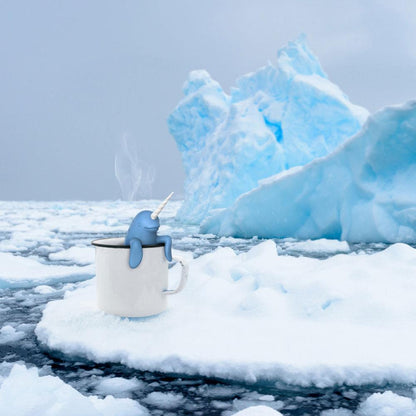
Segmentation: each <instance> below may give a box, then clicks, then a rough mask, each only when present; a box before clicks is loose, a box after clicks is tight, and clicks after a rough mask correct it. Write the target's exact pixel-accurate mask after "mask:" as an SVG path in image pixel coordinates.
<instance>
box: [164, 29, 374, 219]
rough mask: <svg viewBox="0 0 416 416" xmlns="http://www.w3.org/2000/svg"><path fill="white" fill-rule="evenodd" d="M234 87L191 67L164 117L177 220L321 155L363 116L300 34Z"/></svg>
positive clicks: (200, 215) (198, 215)
mask: <svg viewBox="0 0 416 416" xmlns="http://www.w3.org/2000/svg"><path fill="white" fill-rule="evenodd" d="M236 84H237V85H236V87H234V88H232V90H231V95H228V94H226V93H225V92H224V90H223V89H222V87H221V86H220V85H219V83H218V82H216V81H215V80H213V79H212V78H211V77H210V75H209V74H208V73H207V72H206V71H204V70H199V71H193V72H191V73H190V75H189V78H188V80H187V82H186V83H185V85H184V88H183V92H184V95H185V96H184V98H183V99H182V100H181V101H180V102H179V103H178V105H177V106H176V108H175V109H174V110H173V111H172V113H171V115H170V116H169V118H168V125H169V130H170V133H171V134H172V136H173V137H174V139H175V141H176V143H177V146H178V148H179V150H180V152H181V153H182V161H183V165H184V168H185V173H186V181H185V202H184V204H183V206H182V207H181V209H180V211H179V212H178V215H179V217H180V218H181V219H182V220H183V221H186V222H193V223H199V222H200V220H201V219H203V218H204V217H205V216H206V215H207V214H208V213H209V212H210V211H211V210H213V209H217V208H225V207H228V206H230V205H231V204H232V203H233V202H234V201H235V199H236V198H238V196H239V195H241V194H243V193H245V192H248V191H250V190H251V189H253V188H256V187H257V185H258V181H259V180H261V179H264V178H267V177H269V176H271V175H275V174H277V173H279V172H282V171H285V170H287V169H289V168H291V167H293V166H301V165H304V164H306V163H308V162H310V161H311V160H313V159H315V158H318V157H322V156H325V155H327V154H328V153H329V152H331V151H332V150H334V149H335V147H336V146H337V145H339V144H340V143H342V142H344V141H345V140H346V139H348V138H349V137H351V136H352V135H354V134H355V133H357V132H358V131H359V130H360V128H361V126H362V124H363V123H364V121H365V120H366V118H367V116H368V112H367V111H366V110H365V109H364V108H362V107H358V106H355V105H353V104H351V102H350V101H349V100H348V98H347V96H346V95H345V94H344V93H343V92H342V91H341V90H340V88H338V87H337V86H336V85H334V84H333V83H332V82H331V81H329V79H328V77H327V75H326V74H325V72H324V71H323V69H322V68H321V65H320V63H319V60H318V58H317V57H316V56H314V54H313V53H312V52H311V51H310V49H309V48H308V46H307V44H306V39H305V37H304V36H300V37H299V38H298V39H297V40H295V41H293V42H289V43H288V45H286V46H285V47H283V48H282V49H281V50H279V52H278V57H277V64H276V65H274V64H272V63H269V64H268V65H266V66H265V67H263V68H260V69H258V70H257V71H255V72H253V73H250V74H247V75H245V76H242V77H241V78H239V79H238V80H237V82H236Z"/></svg>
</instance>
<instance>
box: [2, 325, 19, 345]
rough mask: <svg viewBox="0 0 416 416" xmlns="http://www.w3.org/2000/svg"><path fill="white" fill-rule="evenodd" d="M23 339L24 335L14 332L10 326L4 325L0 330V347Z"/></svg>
mask: <svg viewBox="0 0 416 416" xmlns="http://www.w3.org/2000/svg"><path fill="white" fill-rule="evenodd" d="M24 337H25V333H24V332H22V331H16V329H15V328H13V327H12V326H11V325H4V326H3V327H2V328H1V329H0V345H1V344H10V343H14V342H17V341H20V340H21V339H22V338H24Z"/></svg>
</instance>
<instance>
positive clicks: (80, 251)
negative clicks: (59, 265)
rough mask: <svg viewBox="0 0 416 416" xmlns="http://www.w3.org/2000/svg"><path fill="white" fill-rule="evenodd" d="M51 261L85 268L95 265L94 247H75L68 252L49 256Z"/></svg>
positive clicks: (63, 251)
mask: <svg viewBox="0 0 416 416" xmlns="http://www.w3.org/2000/svg"><path fill="white" fill-rule="evenodd" d="M49 259H50V260H54V261H61V260H63V261H69V262H72V263H76V264H79V265H81V266H85V265H87V264H92V263H94V259H95V255H94V248H93V247H85V246H84V247H82V246H73V247H70V248H68V249H67V250H62V251H59V252H56V253H51V254H49Z"/></svg>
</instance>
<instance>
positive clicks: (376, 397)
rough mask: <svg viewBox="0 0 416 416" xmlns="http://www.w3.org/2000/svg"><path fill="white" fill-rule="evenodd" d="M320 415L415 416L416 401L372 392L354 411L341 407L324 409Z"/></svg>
mask: <svg viewBox="0 0 416 416" xmlns="http://www.w3.org/2000/svg"><path fill="white" fill-rule="evenodd" d="M321 416H416V401H415V398H410V397H405V396H400V395H398V394H395V393H393V392H391V391H386V392H384V393H375V394H372V395H371V396H370V397H368V398H367V399H366V400H365V401H364V402H362V403H361V404H360V405H359V407H358V409H357V411H356V412H352V411H350V410H347V409H342V408H341V409H334V410H326V411H324V412H322V413H321Z"/></svg>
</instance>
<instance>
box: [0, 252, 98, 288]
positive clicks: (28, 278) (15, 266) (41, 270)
mask: <svg viewBox="0 0 416 416" xmlns="http://www.w3.org/2000/svg"><path fill="white" fill-rule="evenodd" d="M93 275H94V266H93V265H91V266H83V267H79V266H58V265H47V264H42V263H40V262H39V261H37V260H36V259H35V258H28V257H21V256H14V255H13V254H10V253H1V252H0V288H5V287H30V286H37V285H39V284H40V283H49V282H52V281H53V282H63V281H65V282H66V281H71V282H73V281H77V280H85V279H89V278H91V277H92V276H93Z"/></svg>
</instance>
